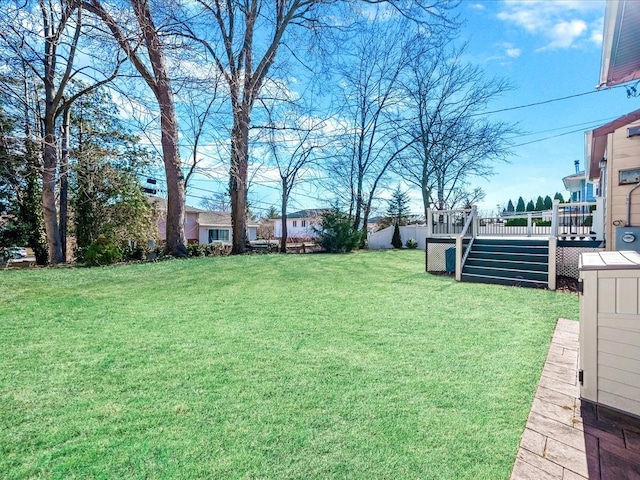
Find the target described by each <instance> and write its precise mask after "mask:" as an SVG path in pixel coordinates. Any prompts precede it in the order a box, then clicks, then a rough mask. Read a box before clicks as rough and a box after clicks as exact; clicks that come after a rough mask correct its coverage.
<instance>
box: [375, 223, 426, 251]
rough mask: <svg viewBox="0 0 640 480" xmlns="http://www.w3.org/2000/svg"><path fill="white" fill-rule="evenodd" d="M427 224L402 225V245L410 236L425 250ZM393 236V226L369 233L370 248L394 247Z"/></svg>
mask: <svg viewBox="0 0 640 480" xmlns="http://www.w3.org/2000/svg"><path fill="white" fill-rule="evenodd" d="M427 230H428V229H427V226H426V225H405V226H403V227H400V238H401V239H402V245H405V244H406V243H407V240H409V239H410V238H413V239H415V240H416V241H417V242H418V248H419V249H421V250H424V249H425V248H426V245H427V244H426V239H427ZM392 238H393V227H387V228H385V229H383V230H380V231H377V232H374V233H372V234H370V235H369V249H370V250H381V249H385V248H393V245H391V239H392Z"/></svg>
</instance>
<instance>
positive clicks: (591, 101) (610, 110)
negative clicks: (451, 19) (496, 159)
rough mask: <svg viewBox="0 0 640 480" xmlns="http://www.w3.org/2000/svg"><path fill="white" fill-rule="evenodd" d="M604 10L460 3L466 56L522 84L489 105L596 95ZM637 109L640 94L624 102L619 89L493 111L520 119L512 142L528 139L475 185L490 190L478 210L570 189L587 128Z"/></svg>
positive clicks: (593, 3)
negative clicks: (518, 133) (565, 179)
mask: <svg viewBox="0 0 640 480" xmlns="http://www.w3.org/2000/svg"><path fill="white" fill-rule="evenodd" d="M604 9H605V2H604V1H597V0H586V1H584V0H583V1H559V0H555V1H532V0H529V1H467V0H463V2H462V5H461V14H462V16H463V17H464V18H465V19H466V22H467V23H466V26H465V27H464V28H463V30H462V33H463V37H464V38H465V39H466V40H467V41H468V42H469V52H470V58H469V59H470V60H472V61H474V62H477V63H478V64H479V65H481V66H483V68H484V69H485V71H486V73H487V75H489V76H494V75H496V76H502V77H505V78H507V79H509V80H511V81H512V82H514V83H515V84H516V86H517V89H515V90H514V91H511V92H507V93H506V94H505V95H504V96H503V97H502V98H500V99H499V101H497V102H495V103H494V104H493V105H492V108H491V110H499V109H503V108H510V107H515V106H519V105H526V104H530V103H537V102H542V101H545V100H550V99H554V98H560V97H566V96H570V95H576V94H581V93H586V92H595V85H596V84H597V83H598V81H599V73H600V59H601V42H602V21H603V16H604ZM638 108H640V99H638V98H631V99H627V96H626V91H625V89H624V88H617V89H611V90H606V91H600V92H596V93H593V94H588V95H583V96H579V97H576V98H571V99H567V100H562V101H557V102H552V103H547V104H544V105H539V106H534V107H530V108H521V109H517V110H511V111H506V112H500V113H495V114H492V115H491V116H492V117H494V118H496V119H500V120H505V121H509V122H516V123H518V125H519V127H520V129H521V130H522V131H523V135H521V136H520V137H519V138H515V139H513V142H514V144H515V145H520V144H524V143H528V144H527V145H522V146H517V147H514V148H513V153H514V155H513V156H512V157H511V158H510V163H509V164H502V165H496V167H495V172H496V175H495V176H493V177H492V178H491V179H490V180H489V181H483V180H478V181H476V182H474V183H475V184H477V185H478V186H481V187H482V188H483V189H484V190H485V191H486V193H487V198H486V200H485V201H484V202H483V203H482V204H481V205H480V208H481V209H485V210H493V211H495V209H496V205H497V204H501V205H502V204H506V202H508V200H509V199H512V200H513V201H514V203H515V201H516V200H517V198H518V197H519V196H522V197H523V198H524V199H525V201H527V200H529V199H534V200H535V198H536V197H537V196H538V195H543V196H544V195H545V194H550V195H553V193H555V192H556V191H560V192H562V193H563V194H566V192H565V190H564V186H563V184H562V177H563V176H566V175H570V174H572V173H574V171H575V170H574V165H573V162H574V160H580V162H581V163H580V165H581V168H583V166H584V133H583V131H584V130H588V129H591V128H595V127H597V126H599V125H601V124H603V123H606V122H608V121H610V120H612V119H614V118H617V117H619V116H621V115H624V114H626V113H628V112H631V111H633V110H636V109H638ZM576 130H577V132H575V133H569V134H566V135H562V134H565V133H568V132H572V131H576ZM538 132H539V133H538ZM556 135H558V136H556ZM560 135H561V136H560ZM553 136H556V137H555V138H548V137H553ZM538 140H539V141H538ZM529 142H534V143H529ZM565 196H566V195H565Z"/></svg>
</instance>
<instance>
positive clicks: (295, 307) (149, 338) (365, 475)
mask: <svg viewBox="0 0 640 480" xmlns="http://www.w3.org/2000/svg"><path fill="white" fill-rule="evenodd" d="M558 317H567V318H573V319H577V318H578V300H577V297H575V296H573V295H568V294H561V293H555V292H549V291H543V290H531V289H520V288H513V287H501V286H492V285H476V284H464V283H456V282H455V281H454V280H452V279H451V278H445V277H438V276H432V275H429V274H426V273H425V272H424V252H418V251H383V252H364V253H357V254H350V255H297V256H296V255H273V256H242V257H232V258H202V259H192V260H184V261H171V262H164V263H157V264H141V265H130V266H119V267H115V268H96V269H47V270H30V271H4V272H0V478H3V479H23V478H60V479H72V478H82V479H85V478H117V479H123V478H162V479H181V478H212V479H227V478H238V479H249V478H250V479H290V478H291V479H293V478H299V479H309V478H316V479H330V478H335V479H356V478H357V479H379V478H385V479H404V478H407V479H409V478H411V479H464V478H469V479H474V480H475V479H491V480H494V479H507V478H508V477H509V474H510V471H511V468H512V465H513V462H514V459H515V454H516V450H517V446H518V443H519V441H520V436H521V434H522V431H523V429H524V425H525V422H526V418H527V415H528V412H529V409H530V405H531V401H532V398H533V394H534V391H535V388H536V385H537V382H538V379H539V375H540V372H541V369H542V366H543V363H544V359H545V356H546V353H547V349H548V345H549V342H550V337H551V334H552V332H553V328H554V325H555V321H556V319H557V318H558Z"/></svg>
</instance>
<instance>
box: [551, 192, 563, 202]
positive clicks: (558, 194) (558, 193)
mask: <svg viewBox="0 0 640 480" xmlns="http://www.w3.org/2000/svg"><path fill="white" fill-rule="evenodd" d="M553 199H554V200H560V203H564V197H563V196H562V194H561V193H560V192H556V194H555V195H554V196H553Z"/></svg>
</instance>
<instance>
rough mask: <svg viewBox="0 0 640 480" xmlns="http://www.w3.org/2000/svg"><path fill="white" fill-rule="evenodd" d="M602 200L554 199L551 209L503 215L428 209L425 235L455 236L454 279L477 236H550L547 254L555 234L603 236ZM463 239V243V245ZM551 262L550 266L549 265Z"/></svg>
mask: <svg viewBox="0 0 640 480" xmlns="http://www.w3.org/2000/svg"><path fill="white" fill-rule="evenodd" d="M603 210H604V209H603V203H602V200H601V199H599V201H598V202H580V203H560V202H559V201H558V200H554V201H553V207H552V209H551V210H544V211H540V212H526V213H519V214H510V215H503V216H501V217H482V218H480V217H479V216H478V213H477V210H476V207H473V208H472V209H465V210H429V211H428V212H427V237H428V238H431V237H436V238H437V237H449V238H455V240H456V280H460V279H461V277H462V267H463V266H464V263H465V261H466V260H467V257H468V256H469V252H470V251H471V246H472V245H473V241H474V239H475V238H476V237H477V236H502V237H509V236H526V237H534V236H538V237H545V238H547V239H549V249H550V250H549V251H550V258H555V253H554V254H553V256H552V255H551V253H552V252H555V247H556V244H557V239H558V238H569V239H595V240H603V238H604V236H603V233H604V221H603V220H604V219H603ZM465 240H466V245H465ZM551 263H553V268H551ZM549 265H550V267H549V288H550V289H555V274H556V272H555V263H554V262H550V264H549Z"/></svg>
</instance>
